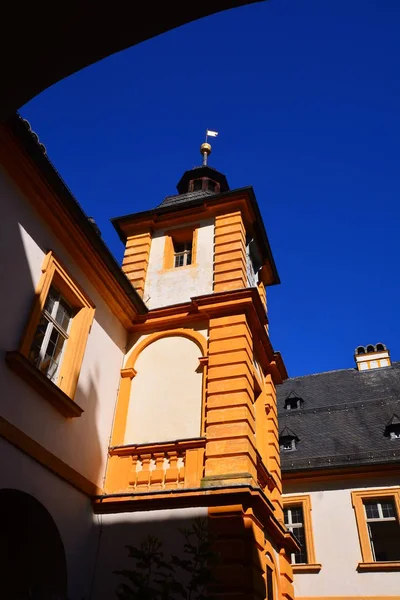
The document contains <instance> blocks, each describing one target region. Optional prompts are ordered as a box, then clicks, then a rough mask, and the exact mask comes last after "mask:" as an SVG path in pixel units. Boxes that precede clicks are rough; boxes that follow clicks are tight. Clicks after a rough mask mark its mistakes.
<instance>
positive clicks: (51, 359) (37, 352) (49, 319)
mask: <svg viewBox="0 0 400 600" xmlns="http://www.w3.org/2000/svg"><path fill="white" fill-rule="evenodd" d="M72 315H73V310H72V308H71V307H70V306H69V304H68V303H67V301H66V300H65V299H64V298H63V297H62V296H61V294H60V293H59V292H58V291H57V290H56V289H55V288H54V287H50V291H49V293H48V296H47V299H46V303H45V305H44V309H43V312H42V316H41V318H40V321H39V324H38V326H37V329H36V332H35V335H34V338H33V342H32V345H31V348H30V351H29V355H28V358H29V360H30V361H31V362H32V363H33V364H34V365H35V367H37V368H38V369H39V370H40V371H41V372H42V373H44V374H45V375H46V377H48V378H49V379H50V380H51V381H53V382H55V381H57V375H58V372H59V369H60V365H61V357H62V354H63V349H64V347H65V343H66V341H67V340H68V330H69V327H70V324H71V320H72Z"/></svg>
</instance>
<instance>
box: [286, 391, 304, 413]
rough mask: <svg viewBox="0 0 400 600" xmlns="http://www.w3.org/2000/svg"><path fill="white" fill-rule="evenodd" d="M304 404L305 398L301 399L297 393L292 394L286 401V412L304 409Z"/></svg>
mask: <svg viewBox="0 0 400 600" xmlns="http://www.w3.org/2000/svg"><path fill="white" fill-rule="evenodd" d="M303 404H304V400H303V398H300V396H298V395H297V394H296V393H295V392H290V394H289V396H287V398H286V399H285V410H297V409H299V408H302V407H303Z"/></svg>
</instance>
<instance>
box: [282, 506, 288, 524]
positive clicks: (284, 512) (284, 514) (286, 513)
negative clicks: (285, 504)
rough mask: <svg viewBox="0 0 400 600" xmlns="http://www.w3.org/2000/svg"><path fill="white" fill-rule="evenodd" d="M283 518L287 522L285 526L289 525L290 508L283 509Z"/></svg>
mask: <svg viewBox="0 0 400 600" xmlns="http://www.w3.org/2000/svg"><path fill="white" fill-rule="evenodd" d="M283 518H284V520H285V525H286V526H287V525H289V509H288V508H284V509H283Z"/></svg>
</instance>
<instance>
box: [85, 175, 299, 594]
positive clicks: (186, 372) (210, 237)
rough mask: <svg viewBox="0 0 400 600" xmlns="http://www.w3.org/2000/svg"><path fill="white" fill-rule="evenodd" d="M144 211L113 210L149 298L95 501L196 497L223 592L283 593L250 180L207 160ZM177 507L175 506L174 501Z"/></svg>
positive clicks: (265, 274) (267, 353)
mask: <svg viewBox="0 0 400 600" xmlns="http://www.w3.org/2000/svg"><path fill="white" fill-rule="evenodd" d="M178 192H179V193H178V195H175V196H169V197H167V198H165V199H164V201H163V202H162V203H161V204H160V205H159V206H158V207H157V208H156V209H154V210H149V211H146V212H143V213H139V214H132V215H127V216H123V217H118V218H116V219H113V224H114V226H115V228H116V230H117V232H118V233H119V235H120V237H121V239H122V241H123V242H124V243H125V244H126V252H125V257H124V263H123V268H124V270H125V272H126V274H127V275H128V277H129V279H130V280H131V282H132V284H133V285H134V286H135V287H136V289H137V291H138V292H139V293H140V295H141V296H142V298H143V300H144V302H145V303H146V304H147V306H148V308H149V310H148V312H147V313H146V314H143V315H141V316H139V317H138V318H137V319H136V321H135V323H134V325H133V330H132V336H131V340H130V344H129V347H128V350H127V353H126V358H125V362H124V365H123V367H122V369H121V378H120V385H119V394H118V400H117V407H116V411H115V418H114V425H113V431H112V436H111V445H110V448H109V459H108V468H107V475H106V480H105V495H104V496H102V497H101V498H99V499H98V500H97V501H96V502H95V509H96V511H97V512H102V513H105V514H108V513H114V512H116V513H118V512H121V511H122V512H124V513H126V512H140V511H144V510H155V509H174V510H176V511H179V510H181V509H183V508H190V507H191V508H195V507H203V508H204V509H206V511H207V514H208V518H209V521H210V527H211V531H212V532H213V536H215V540H217V541H216V542H215V546H216V550H217V551H218V554H219V556H220V562H219V564H217V565H216V566H215V582H214V584H213V591H214V592H215V593H218V595H219V596H220V597H223V598H228V597H231V595H232V594H233V593H234V594H235V596H237V597H238V598H267V597H268V598H286V599H288V600H289V599H291V598H293V597H294V594H293V574H292V568H291V564H290V555H291V553H292V552H294V551H295V550H296V549H297V548H298V546H297V542H296V540H295V538H294V537H293V536H292V534H291V533H290V532H289V531H288V530H287V529H286V528H285V525H284V523H283V504H282V480H281V473H280V460H279V441H278V423H277V409H276V391H275V386H276V385H278V384H279V383H281V382H282V381H283V380H284V379H285V378H286V377H287V373H286V370H285V367H284V364H283V361H282V359H281V357H280V355H279V353H276V352H274V350H273V348H272V345H271V342H270V340H269V336H268V318H267V314H266V309H267V303H266V292H265V286H268V285H274V284H277V283H279V276H278V273H277V270H276V267H275V263H274V260H273V256H272V253H271V249H270V246H269V242H268V238H267V234H266V232H265V229H264V226H263V223H262V219H261V215H260V212H259V209H258V205H257V202H256V199H255V196H254V192H253V190H252V188H243V189H241V190H230V189H229V186H228V183H227V180H226V178H225V176H224V175H223V174H221V173H219V172H218V171H216V170H215V169H212V168H211V167H209V166H208V165H204V164H203V166H202V167H198V168H195V169H192V170H191V171H187V172H186V173H185V174H184V175H183V177H182V178H181V180H180V182H179V183H178ZM178 514H179V513H178Z"/></svg>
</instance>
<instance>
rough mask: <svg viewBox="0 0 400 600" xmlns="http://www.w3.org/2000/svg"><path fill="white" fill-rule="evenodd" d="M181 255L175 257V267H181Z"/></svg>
mask: <svg viewBox="0 0 400 600" xmlns="http://www.w3.org/2000/svg"><path fill="white" fill-rule="evenodd" d="M183 256H184V255H183V254H178V255H177V256H175V267H183Z"/></svg>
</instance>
